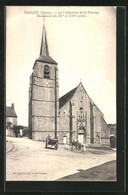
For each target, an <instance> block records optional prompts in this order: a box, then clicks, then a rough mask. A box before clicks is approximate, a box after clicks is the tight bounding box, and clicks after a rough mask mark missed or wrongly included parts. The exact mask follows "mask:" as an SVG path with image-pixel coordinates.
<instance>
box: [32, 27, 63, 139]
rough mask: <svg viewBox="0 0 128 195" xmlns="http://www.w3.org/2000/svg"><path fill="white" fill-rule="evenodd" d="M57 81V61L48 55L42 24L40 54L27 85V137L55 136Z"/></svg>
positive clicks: (56, 124)
mask: <svg viewBox="0 0 128 195" xmlns="http://www.w3.org/2000/svg"><path fill="white" fill-rule="evenodd" d="M58 117H59V82H58V68H57V63H56V62H55V61H54V60H53V59H52V58H51V57H50V56H49V50H48V43H47V36H46V28H45V25H44V24H43V32H42V41H41V48H40V56H39V58H38V59H37V60H36V61H35V63H34V66H33V73H32V75H31V76H30V87H29V137H30V138H31V139H33V140H45V139H46V136H47V135H50V136H51V137H52V138H54V137H55V138H56V137H57V130H58Z"/></svg>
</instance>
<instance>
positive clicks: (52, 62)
mask: <svg viewBox="0 0 128 195" xmlns="http://www.w3.org/2000/svg"><path fill="white" fill-rule="evenodd" d="M36 61H40V62H46V63H50V64H57V62H56V61H55V60H53V59H52V58H51V57H50V56H43V55H41V56H40V57H39V58H38V59H37V60H36Z"/></svg>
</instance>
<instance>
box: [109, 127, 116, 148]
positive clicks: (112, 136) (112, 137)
mask: <svg viewBox="0 0 128 195" xmlns="http://www.w3.org/2000/svg"><path fill="white" fill-rule="evenodd" d="M108 131H110V147H111V148H115V147H116V124H108Z"/></svg>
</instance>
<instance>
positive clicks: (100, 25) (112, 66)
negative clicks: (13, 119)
mask: <svg viewBox="0 0 128 195" xmlns="http://www.w3.org/2000/svg"><path fill="white" fill-rule="evenodd" d="M43 15H44V17H45V26H46V31H47V40H48V46H49V53H50V56H51V57H52V58H53V59H54V60H55V61H56V62H57V63H58V68H59V97H61V96H62V95H64V94H65V93H67V92H68V91H69V90H71V89H73V88H74V87H76V86H77V85H78V84H79V82H80V80H81V82H82V84H83V85H84V87H85V89H86V91H87V93H88V95H89V96H90V97H91V99H92V100H93V101H94V102H95V104H96V105H97V106H98V107H99V109H100V110H101V111H102V113H103V114H104V118H105V120H106V122H107V123H115V122H116V8H115V7H70V6H68V7H42V6H40V7H39V6H10V7H9V6H8V7H6V105H7V106H11V103H14V104H15V110H16V113H17V115H18V124H20V125H28V89H29V76H30V75H31V73H32V67H33V64H34V62H35V60H36V59H37V58H38V57H39V53H40V45H41V36H42V27H43V17H42V16H43Z"/></svg>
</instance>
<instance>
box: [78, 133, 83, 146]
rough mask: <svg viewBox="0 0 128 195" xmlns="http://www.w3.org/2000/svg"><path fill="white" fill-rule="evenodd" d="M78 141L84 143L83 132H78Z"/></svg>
mask: <svg viewBox="0 0 128 195" xmlns="http://www.w3.org/2000/svg"><path fill="white" fill-rule="evenodd" d="M78 142H79V143H81V144H83V143H84V134H78Z"/></svg>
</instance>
